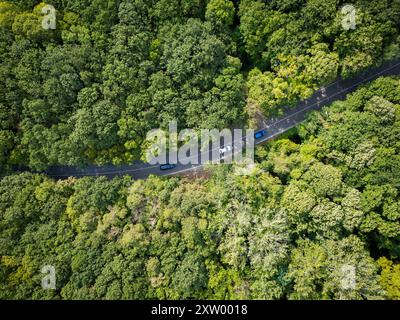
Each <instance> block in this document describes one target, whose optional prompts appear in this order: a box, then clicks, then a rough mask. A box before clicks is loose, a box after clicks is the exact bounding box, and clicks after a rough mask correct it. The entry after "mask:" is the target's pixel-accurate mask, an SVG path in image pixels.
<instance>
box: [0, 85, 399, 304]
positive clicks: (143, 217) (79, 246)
mask: <svg viewBox="0 0 400 320" xmlns="http://www.w3.org/2000/svg"><path fill="white" fill-rule="evenodd" d="M399 136H400V79H398V78H380V79H378V80H376V81H375V82H373V83H372V84H371V85H370V86H367V87H363V88H361V89H359V90H358V91H356V92H355V93H353V94H351V95H350V96H349V97H348V99H347V100H346V101H337V102H335V103H333V104H332V105H331V106H329V107H327V108H326V109H324V110H323V111H321V112H315V113H313V114H311V115H310V117H309V119H308V121H307V122H306V123H305V124H304V125H301V126H300V127H299V128H298V130H295V131H294V132H292V133H291V134H289V135H288V136H287V137H282V138H281V139H278V140H276V141H274V142H273V143H271V144H267V145H265V146H264V147H262V148H260V149H257V165H256V167H255V168H254V170H253V172H252V173H251V174H249V175H246V176H240V175H237V174H234V171H233V170H231V168H230V165H223V166H216V167H212V168H211V170H212V173H213V174H212V176H211V178H210V179H208V180H207V179H195V180H191V179H182V178H159V177H155V176H152V177H150V178H149V179H147V180H137V181H132V179H131V178H130V177H129V176H126V177H123V178H115V179H113V180H107V179H106V178H104V177H102V178H82V179H75V178H71V179H68V180H59V181H54V180H52V179H50V178H48V177H46V176H44V175H34V174H30V173H23V174H15V175H10V176H7V177H5V178H3V179H2V180H1V182H0V214H1V215H0V234H1V241H0V256H1V264H0V298H2V299H4V298H14V299H24V298H25V299H26V298H33V299H60V298H62V299H186V298H198V299H210V298H213V299H283V298H286V299H381V298H389V299H400V282H399V279H400V264H397V262H396V261H399V259H400V242H399V237H400V194H399V189H398V186H399V185H400V156H399V149H400V144H399ZM45 264H49V265H53V266H54V267H55V268H56V270H57V290H43V289H42V288H41V286H40V281H41V278H42V277H43V274H41V272H40V268H41V267H42V266H43V265H45ZM343 266H353V267H354V268H355V276H356V278H355V279H356V283H355V287H354V288H351V289H349V288H346V287H344V288H343V286H342V285H341V279H342V277H343V274H342V273H341V270H342V268H343Z"/></svg>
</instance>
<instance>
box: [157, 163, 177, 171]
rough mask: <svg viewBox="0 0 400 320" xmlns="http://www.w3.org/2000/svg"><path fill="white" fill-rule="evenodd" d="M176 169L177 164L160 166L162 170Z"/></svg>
mask: <svg viewBox="0 0 400 320" xmlns="http://www.w3.org/2000/svg"><path fill="white" fill-rule="evenodd" d="M175 167H176V165H175V164H171V163H166V164H162V165H161V166H160V170H170V169H173V168H175Z"/></svg>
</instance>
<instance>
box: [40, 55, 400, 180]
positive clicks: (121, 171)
mask: <svg viewBox="0 0 400 320" xmlns="http://www.w3.org/2000/svg"><path fill="white" fill-rule="evenodd" d="M399 74H400V60H394V61H390V62H387V63H384V64H382V65H381V66H380V67H377V68H374V69H369V70H368V71H365V72H363V73H360V74H358V75H357V76H356V77H354V78H352V79H347V80H342V79H338V80H336V81H335V82H333V83H331V84H329V85H328V86H326V87H324V88H321V89H320V90H318V91H317V92H315V93H314V95H313V96H311V97H310V98H308V99H305V100H303V101H300V102H299V103H298V104H297V105H296V107H294V108H290V109H289V108H287V109H286V111H285V114H284V116H282V117H279V118H273V119H269V120H268V121H265V122H264V125H265V127H264V128H260V130H262V129H265V130H266V135H265V136H263V137H262V138H260V139H258V140H255V143H256V144H260V143H263V142H265V141H267V140H270V139H272V138H274V137H275V136H277V135H279V134H281V133H283V132H285V131H288V130H289V129H291V128H293V127H295V126H296V125H298V124H299V123H301V122H303V121H304V120H305V119H306V115H307V113H308V112H310V111H312V110H319V109H321V108H322V107H323V106H326V105H328V104H330V103H332V102H333V101H335V100H342V99H344V98H345V97H346V95H347V94H349V93H351V92H353V91H354V90H356V89H357V87H358V86H360V85H363V84H365V83H367V82H370V81H372V80H375V79H377V78H378V77H381V76H390V75H399ZM202 167H203V165H202V164H196V165H190V164H189V165H184V164H180V163H178V164H177V165H176V167H175V168H173V169H170V170H165V171H162V170H160V166H159V165H150V164H148V163H144V162H140V161H136V162H134V163H132V164H130V165H123V166H114V165H107V166H101V167H99V166H95V165H90V166H86V167H83V168H79V167H72V166H51V167H49V168H48V169H47V170H45V171H44V172H42V173H45V174H47V175H48V176H51V177H53V178H55V179H66V178H68V177H84V176H106V177H108V178H113V177H115V176H121V175H130V176H132V177H133V178H135V179H144V178H147V177H148V176H149V175H151V174H153V175H160V176H164V175H178V174H182V173H184V172H188V171H195V170H199V169H201V168H202Z"/></svg>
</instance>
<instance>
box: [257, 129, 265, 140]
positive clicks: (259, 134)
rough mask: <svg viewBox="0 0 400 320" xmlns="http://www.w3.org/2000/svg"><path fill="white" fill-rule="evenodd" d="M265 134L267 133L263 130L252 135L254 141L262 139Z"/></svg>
mask: <svg viewBox="0 0 400 320" xmlns="http://www.w3.org/2000/svg"><path fill="white" fill-rule="evenodd" d="M266 134H267V131H265V130H260V131H257V132H256V133H254V139H260V138H262V137H264V136H265V135H266Z"/></svg>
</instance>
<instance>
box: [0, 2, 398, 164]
mask: <svg viewBox="0 0 400 320" xmlns="http://www.w3.org/2000/svg"><path fill="white" fill-rule="evenodd" d="M344 3H345V2H344V1H338V0H309V1H306V0H284V1H282V0H272V1H249V0H242V1H229V0H210V1H202V0H181V1H178V0H160V1H157V0H130V1H118V0H108V1H104V0H93V1H90V0H85V1H82V0H79V1H78V0H76V1H61V0H59V1H49V2H48V4H51V5H53V6H54V8H55V9H56V18H57V21H56V28H55V29H54V30H53V29H47V30H46V29H43V28H42V25H41V22H42V20H43V13H42V12H41V9H42V8H43V7H44V6H45V3H40V2H38V1H34V0H16V1H2V2H0V61H1V66H0V92H1V95H0V168H1V169H3V170H4V169H7V168H9V167H12V166H15V165H24V166H27V167H30V168H32V169H36V170H41V169H44V168H46V167H47V166H49V165H53V164H63V165H84V164H89V163H92V164H99V165H101V164H109V163H113V164H123V163H130V162H132V161H133V160H135V159H141V158H143V154H144V149H145V148H146V144H145V143H144V139H145V137H146V133H147V132H148V131H149V130H151V129H156V128H166V126H167V125H168V122H169V121H170V120H177V121H178V125H179V127H180V128H194V129H200V128H219V129H222V128H229V127H233V126H235V127H240V126H246V123H247V125H251V124H252V123H254V121H251V119H252V118H253V117H254V115H256V114H257V113H258V112H262V113H264V115H266V116H270V115H272V114H276V113H277V112H279V110H280V109H281V106H283V105H290V104H293V103H294V102H295V101H297V100H298V99H301V98H305V97H308V96H310V95H311V94H312V92H314V91H315V89H317V88H318V87H319V86H321V85H324V84H326V83H329V82H330V81H332V80H333V79H335V78H336V77H338V76H342V77H349V76H351V75H353V74H356V73H358V72H360V71H362V70H364V69H366V68H369V67H371V66H374V65H377V64H380V63H381V62H382V61H383V60H385V59H393V58H395V57H397V56H398V55H399V52H400V37H399V21H400V2H399V1H390V0H386V1H385V0H373V1H371V0H357V1H353V5H354V7H355V8H356V9H357V15H356V17H357V19H356V28H355V29H350V30H345V29H343V27H342V25H341V20H342V18H343V15H342V13H341V10H340V9H341V8H342V7H343V5H344Z"/></svg>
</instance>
